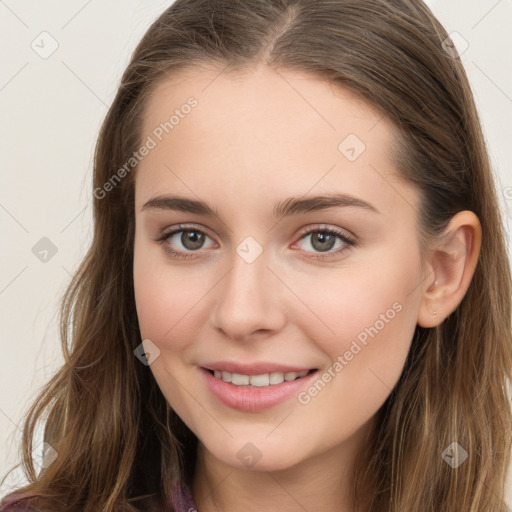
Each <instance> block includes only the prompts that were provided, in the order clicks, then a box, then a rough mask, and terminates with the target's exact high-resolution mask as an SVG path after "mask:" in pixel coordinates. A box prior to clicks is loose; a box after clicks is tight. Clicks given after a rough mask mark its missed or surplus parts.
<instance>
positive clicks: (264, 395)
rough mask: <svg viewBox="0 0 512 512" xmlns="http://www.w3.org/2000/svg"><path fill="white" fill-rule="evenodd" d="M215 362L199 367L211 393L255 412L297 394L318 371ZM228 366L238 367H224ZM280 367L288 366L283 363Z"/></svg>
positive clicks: (219, 400)
mask: <svg viewBox="0 0 512 512" xmlns="http://www.w3.org/2000/svg"><path fill="white" fill-rule="evenodd" d="M215 366H216V367H215V368H205V367H198V370H199V374H200V375H201V377H202V379H204V380H203V382H204V384H205V386H206V389H207V390H208V391H209V394H210V396H212V397H213V398H214V399H215V401H216V402H217V403H220V404H222V405H224V406H227V407H229V408H231V409H237V410H239V411H242V412H252V413H256V412H259V411H263V410H265V409H269V408H271V407H275V406H277V405H279V404H281V403H285V402H286V401H289V400H290V399H291V398H293V397H296V396H297V395H298V393H300V391H301V390H303V389H304V388H306V387H307V386H309V385H310V384H311V382H312V380H313V379H315V378H316V375H317V373H318V370H317V369H316V368H314V369H310V370H308V369H306V370H305V369H303V368H286V371H277V370H278V367H277V366H275V365H274V368H269V365H260V366H252V367H246V368H241V367H240V365H236V367H235V365H231V367H230V365H229V364H223V365H221V364H218V365H215ZM226 367H228V368H229V370H235V369H236V370H238V371H229V370H228V369H226V370H224V369H223V368H226ZM279 369H281V370H285V368H283V367H282V366H281V367H280V368H279ZM265 370H267V371H266V372H265ZM294 370H295V371H294ZM245 372H246V373H245ZM295 403H297V402H296V401H295Z"/></svg>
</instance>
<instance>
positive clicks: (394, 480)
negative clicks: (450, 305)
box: [22, 0, 512, 512]
mask: <svg viewBox="0 0 512 512" xmlns="http://www.w3.org/2000/svg"><path fill="white" fill-rule="evenodd" d="M447 37H448V34H447V33H446V31H445V30H444V28H443V27H442V26H441V24H440V23H439V22H438V21H437V20H436V18H435V17H434V16H433V15H432V13H431V12H430V11H429V9H428V8H427V7H426V6H425V5H424V4H423V3H422V2H421V1H419V0H244V1H243V2H242V1H238V0H232V1H223V0H177V1H176V2H175V3H174V4H173V5H172V6H171V7H169V8H168V9H167V10H166V11H165V12H164V13H163V14H162V15H161V16H160V17H159V18H158V19H157V20H156V21H155V22H154V23H153V24H152V26H151V27H150V28H149V30H148V31H147V33H146V34H145V36H144V37H143V39H142V41H141V42H140V43H139V45H138V47H137V48H136V50H135V52H134V54H133V56H132V59H131V61H130V63H129V65H128V67H127V69H126V71H125V72H124V74H123V76H122V80H121V84H120V86H119V90H118V93H117V95H116V97H115V99H114V102H113V104H112V106H111V108H110V110H109V112H108V114H107V116H106V119H105V121H104V123H103V125H102V128H101V132H100V135H99V139H98V143H97V147H96V152H95V165H94V189H95V190H98V189H101V187H103V185H104V184H105V183H106V182H107V181H108V180H109V179H111V177H112V176H113V175H114V174H115V173H116V172H117V171H118V169H119V168H121V167H122V166H123V165H124V164H125V163H126V162H127V160H128V159H129V158H130V157H131V156H132V155H133V152H134V151H136V150H137V149H138V148H139V147H140V145H141V133H140V128H141V126H142V116H143V113H144V108H145V105H146V103H147V98H148V97H149V94H150V93H151V91H152V90H153V88H154V87H155V85H156V83H157V82H158V81H160V80H162V79H164V78H165V77H167V76H172V75H173V73H177V72H179V71H180V70H182V69H184V68H186V67H187V66H192V65H194V64H198V63H209V64H212V63H213V64H215V65H218V66H219V69H227V68H229V69H238V68H240V69H242V68H244V67H250V66H254V65H255V64H257V63H259V62H264V63H266V64H267V65H270V66H273V67H276V68H279V69H289V70H298V71H302V72H304V71H305V72H308V73H311V74H312V75H314V76H316V77H320V78H323V79H325V80H329V81H332V82H333V83H335V84H338V85H340V86H342V87H345V88H347V89H349V90H351V91H352V92H355V93H356V94H357V95H359V96H360V97H361V98H363V99H364V100H366V101H367V102H369V103H370V104H372V105H373V106H374V107H376V108H377V109H379V110H380V111H382V112H383V114H385V115H386V116H387V117H388V118H389V119H390V120H391V121H392V122H394V124H395V126H396V128H397V130H398V133H399V141H400V145H399V147H400V148H401V150H400V151H397V152H396V153H395V164H396V167H397V170H398V171H399V173H400V174H401V175H402V176H403V177H404V178H405V179H406V180H409V181H410V182H411V183H414V184H416V186H417V189H418V191H419V193H420V197H421V211H420V212H419V221H420V231H421V235H422V236H423V237H424V238H425V239H430V238H435V237H436V236H438V235H440V234H441V233H442V231H443V230H444V229H445V228H446V226H447V224H448V222H449V220H450V219H451V217H452V216H453V215H455V214H456V213H457V212H459V211H461V210H470V211H473V212H474V213H475V214H476V215H477V216H478V218H479V220H480V222H481V226H482V232H483V242H482V249H481V252H480V257H479V261H478V264H477V267H476V270H475V273H474V277H473V280H472V282H471V284H470V286H469V289H468V291H467V293H466V295H465V297H464V299H463V300H462V302H461V303H460V305H459V306H458V307H457V309H456V310H455V311H454V312H453V313H452V314H451V315H450V316H449V317H448V318H446V319H445V320H444V322H442V323H441V324H440V325H439V326H438V327H436V328H432V329H426V328H422V327H419V326H418V327H417V328H416V332H415V334H414V338H413V340H412V346H411V350H410V353H409V357H408V359H407V361H406V364H405V367H404V370H403V373H402V376H401V378H400V380H399V382H398V383H397V385H396V386H395V388H394V389H393V391H392V393H391V395H390V396H389V397H388V399H387V400H386V402H385V403H384V404H383V406H382V407H381V408H380V409H379V411H378V413H377V415H376V420H377V421H376V428H375V432H374V435H373V436H372V438H371V440H370V442H369V443H368V444H367V445H366V446H365V450H366V453H365V454H361V457H360V459H359V460H360V461H361V463H360V466H359V467H357V468H356V471H355V476H354V484H353V493H354V500H355V503H356V508H357V510H358V511H362V512H363V511H364V512H399V511H400V512H403V511H419V510H421V511H422V512H453V511H454V510H461V511H464V512H482V511H486V512H498V511H500V512H501V511H503V510H505V504H504V502H503V497H504V482H505V475H506V471H507V467H508V463H509V458H510V451H511V437H512V436H511V434H512V430H511V424H512V413H511V410H510V405H509V399H508V396H507V388H506V385H507V382H508V381H509V380H510V378H511V377H512V375H511V373H512V334H511V316H512V314H511V291H512V285H511V276H510V267H509V263H508V258H507V253H506V249H505V243H504V232H503V223H502V219H501V218H500V213H499V205H498V200H497V193H496V190H495V185H494V182H493V178H492V173H491V169H490V164H489V158H488V154H487V151H486V147H485V143H484V138H483V135H482V131H481V126H480V121H479V117H478V114H477V110H476V108H475V103H474V100H473V97H472V93H471V89H470V86H469V84H468V79H467V76H466V74H465V71H464V69H463V66H462V64H461V62H460V59H458V58H456V56H455V58H454V55H450V54H449V53H447V52H446V51H444V49H443V45H442V42H443V41H444V40H445V39H446V38H447ZM135 171H136V169H135V168H134V169H133V170H132V171H131V172H130V173H129V174H128V175H127V176H126V178H125V179H123V180H120V181H119V183H115V185H114V186H113V187H112V188H113V189H112V190H111V191H109V192H108V193H106V194H98V193H95V194H94V195H93V203H94V238H93V241H92V245H91V247H90V249H89V251H88V253H87V255H86V257H85V259H84V261H83V262H82V263H81V266H80V268H79V270H78V272H77V274H76V276H75V277H74V279H73V281H72V282H71V283H70V286H69V288H68V290H67V292H66V295H65V297H64V300H63V303H62V310H61V338H62V347H63V351H64V355H65V363H64V365H63V366H62V368H61V369H60V370H59V372H58V373H57V374H56V375H55V377H54V378H53V379H52V380H51V381H50V382H49V383H48V384H47V385H46V387H45V388H44V389H43V391H42V393H41V395H40V396H39V397H38V399H37V400H36V401H35V403H34V405H33V406H32V407H31V408H30V410H29V412H28V414H27V418H26V422H25V425H24V434H23V467H24V469H25V471H26V474H27V476H28V478H29V481H30V483H29V485H27V486H26V487H25V488H24V489H23V490H22V491H25V492H28V493H31V494H34V495H36V496H39V501H38V503H39V508H40V509H41V510H52V511H53V512H55V511H58V510H61V509H62V510H66V511H68V512H69V511H81V512H83V511H95V512H97V511H102V512H109V511H114V510H123V511H124V510H139V509H144V508H143V507H144V506H147V503H148V502H147V501H146V502H144V500H142V498H143V497H151V499H152V503H153V504H154V505H155V507H160V508H159V510H160V509H161V510H169V509H170V508H171V507H172V495H171V489H172V486H173V483H174V482H176V481H178V480H184V481H185V482H188V483H190V482H191V478H192V475H193V471H194V464H195V453H196V451H195V450H196V442H197V439H196V438H195V436H194V435H193V434H192V433H191V432H190V430H189V429H188V428H187V427H186V426H185V425H184V424H183V422H182V421H181V420H180V418H179V417H177V415H176V414H175V413H174V412H173V411H172V410H171V409H170V407H169V406H168V404H167V403H166V401H165V399H164V397H163V395H162V393H161V392H160V390H159V388H158V386H157V384H156V382H155V380H154V378H153V377H152V375H151V373H150V371H149V369H148V367H146V366H144V365H142V364H141V363H140V362H139V360H138V359H137V358H136V357H134V353H133V351H134V349H135V348H136V347H137V346H138V345H139V344H140V343H141V338H140V332H139V329H138V322H137V314H136V309H135V302H134V293H133V282H132V272H133V268H132V265H133V257H132V256H133V243H134V175H135ZM103 196H104V197H103ZM507 379H508V380H507ZM43 420H44V424H45V439H46V441H47V442H48V443H49V444H50V445H51V446H52V447H53V448H54V449H55V450H56V452H57V453H58V457H57V458H56V460H55V461H54V462H53V463H52V464H51V465H49V466H48V467H47V468H45V469H44V470H43V471H42V472H41V473H40V474H36V472H35V469H34V465H33V461H32V456H31V452H32V449H33V446H32V439H33V436H34V431H35V428H36V426H37V425H38V424H39V422H42V421H43ZM454 442H456V443H458V446H460V447H462V448H463V449H464V450H465V452H467V459H466V460H465V461H464V463H463V464H461V465H460V466H459V467H457V468H452V466H451V465H450V464H448V463H447V462H446V458H445V457H443V453H444V452H445V449H446V448H447V447H449V446H450V445H451V444H452V443H454ZM143 503H146V505H143ZM141 507H142V508H141Z"/></svg>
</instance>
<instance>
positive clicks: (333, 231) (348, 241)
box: [155, 225, 357, 260]
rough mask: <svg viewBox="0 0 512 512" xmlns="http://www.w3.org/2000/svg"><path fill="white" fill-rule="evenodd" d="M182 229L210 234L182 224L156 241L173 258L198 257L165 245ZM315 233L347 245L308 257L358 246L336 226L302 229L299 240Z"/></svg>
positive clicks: (339, 252) (320, 257)
mask: <svg viewBox="0 0 512 512" xmlns="http://www.w3.org/2000/svg"><path fill="white" fill-rule="evenodd" d="M182 231H193V232H196V233H201V234H202V235H204V236H208V235H207V234H206V233H205V232H204V231H203V230H202V229H199V228H196V227H193V226H182V225H179V226H178V227H177V228H175V229H172V230H171V231H164V232H163V233H162V234H161V236H160V237H159V238H157V239H156V240H155V241H156V242H158V243H159V244H161V245H162V247H163V249H164V251H165V252H166V253H167V254H169V255H170V256H171V257H173V258H176V259H184V260H185V259H189V258H195V257H196V253H197V252H199V251H192V252H188V253H186V252H185V253H184V252H182V251H176V250H175V249H173V248H172V247H171V246H170V245H164V242H165V241H166V240H168V239H169V238H171V237H172V236H173V235H175V234H176V233H181V232H182ZM314 233H327V234H329V235H334V236H336V237H338V238H339V239H341V240H342V242H343V243H344V244H345V245H344V246H343V247H342V248H339V249H337V250H336V251H333V252H326V253H324V254H325V256H324V255H322V256H308V258H313V259H317V260H324V259H328V258H332V257H333V255H339V254H341V253H342V252H345V251H347V250H348V249H350V248H351V247H357V243H356V241H355V240H354V239H352V238H351V237H349V236H347V235H346V234H345V233H342V232H341V231H338V230H337V229H334V228H322V227H320V228H314V229H309V230H305V231H302V232H301V233H300V237H299V240H302V239H303V238H305V237H306V236H308V235H311V234H314ZM319 254H321V253H319Z"/></svg>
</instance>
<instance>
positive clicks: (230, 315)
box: [212, 251, 290, 341]
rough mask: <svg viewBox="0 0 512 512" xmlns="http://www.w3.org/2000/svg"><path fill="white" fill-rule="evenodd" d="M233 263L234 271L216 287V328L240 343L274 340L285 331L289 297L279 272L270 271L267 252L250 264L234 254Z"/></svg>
mask: <svg viewBox="0 0 512 512" xmlns="http://www.w3.org/2000/svg"><path fill="white" fill-rule="evenodd" d="M230 263H231V270H230V271H229V272H228V273H227V275H226V276H225V277H224V279H222V280H221V283H219V285H218V286H217V287H216V288H217V290H218V291H217V293H218V296H217V299H218V300H217V302H216V305H215V307H214V311H213V315H212V321H213V325H214V327H215V328H216V329H218V330H221V331H222V332H223V333H224V334H225V335H226V336H228V337H229V338H231V339H233V340H237V341H247V340H249V339H253V338H254V337H255V336H257V335H258V336H262V335H265V334H266V335H267V336H270V335H271V334H272V333H273V332H276V331H279V330H280V329H282V328H283V326H284V325H285V323H286V314H285V311H286V304H287V300H289V297H288V298H287V297H286V286H285V285H284V284H283V282H282V280H280V279H279V278H278V276H277V275H276V274H277V272H276V271H275V270H274V269H272V268H269V263H270V262H269V261H268V258H267V254H266V252H265V251H263V253H262V254H260V256H259V257H258V258H257V259H256V260H255V261H253V262H252V263H249V262H247V261H245V260H244V259H243V258H242V257H240V256H239V254H238V253H236V252H235V251H234V252H233V256H232V258H231V261H230ZM288 293H290V292H288Z"/></svg>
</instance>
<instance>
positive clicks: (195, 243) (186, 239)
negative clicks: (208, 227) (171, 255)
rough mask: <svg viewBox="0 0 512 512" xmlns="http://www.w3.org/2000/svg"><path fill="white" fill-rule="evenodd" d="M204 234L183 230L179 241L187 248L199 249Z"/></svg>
mask: <svg viewBox="0 0 512 512" xmlns="http://www.w3.org/2000/svg"><path fill="white" fill-rule="evenodd" d="M203 238H204V235H203V234H202V233H198V232H197V231H184V232H183V234H182V235H181V243H182V244H183V245H184V247H186V248H187V249H191V250H194V249H199V248H200V247H201V245H202V244H203Z"/></svg>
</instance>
